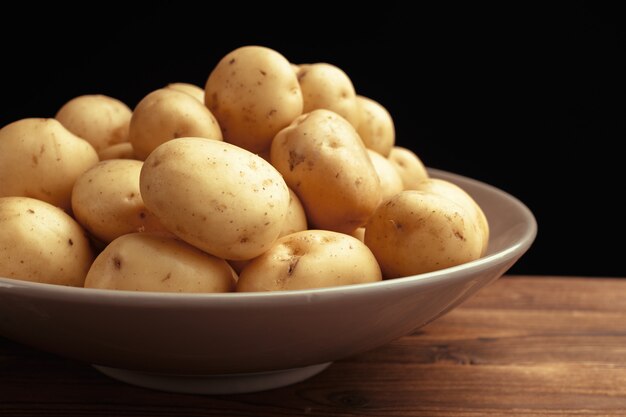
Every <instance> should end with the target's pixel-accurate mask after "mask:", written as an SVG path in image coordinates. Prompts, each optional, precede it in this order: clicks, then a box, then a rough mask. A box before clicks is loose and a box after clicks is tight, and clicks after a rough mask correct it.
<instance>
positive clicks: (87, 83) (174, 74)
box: [0, 2, 626, 276]
mask: <svg viewBox="0 0 626 417" xmlns="http://www.w3.org/2000/svg"><path fill="white" fill-rule="evenodd" d="M502 3H506V4H503V5H496V4H490V5H489V6H476V5H465V6H461V7H459V6H458V5H452V4H450V3H447V2H446V3H445V4H444V3H437V5H436V6H433V5H430V6H428V7H423V6H420V5H419V3H418V4H416V5H412V6H411V7H408V6H402V5H400V4H395V3H393V2H384V3H382V2H381V3H379V5H378V7H367V6H365V5H361V6H358V7H357V6H353V8H349V9H348V8H346V9H342V8H341V7H340V6H339V4H340V3H339V2H335V3H331V2H309V3H296V2H294V3H292V4H291V6H290V7H286V6H279V5H273V3H265V2H263V3H258V4H256V5H245V4H240V3H235V2H233V5H232V6H225V5H220V6H216V5H215V4H213V3H212V2H206V4H205V5H203V6H200V5H198V4H199V3H198V4H194V3H184V2H160V3H151V4H149V5H147V4H146V5H134V4H130V2H128V3H116V2H113V3H110V2H109V3H89V2H87V3H83V4H84V5H83V6H77V7H72V8H70V7H58V6H55V5H54V6H53V5H48V6H35V5H25V6H20V7H18V8H12V9H10V10H4V11H3V12H2V16H3V20H4V22H5V24H4V25H3V26H2V27H1V28H0V35H1V37H0V42H1V45H2V54H1V56H2V60H1V63H0V68H1V71H2V78H1V80H2V90H1V91H2V93H1V97H2V98H1V100H0V103H1V104H0V125H5V124H7V123H9V122H11V121H14V120H17V119H20V118H24V117H52V116H53V115H54V114H55V112H56V110H58V108H59V107H60V106H61V105H62V104H63V103H65V102H66V101H67V100H69V99H71V98H73V97H75V96H77V95H82V94H93V93H102V94H107V95H110V96H113V97H116V98H119V99H121V100H123V101H124V102H126V103H127V104H128V105H129V106H131V108H132V107H133V106H134V105H135V104H136V103H137V102H138V101H139V100H140V99H141V98H142V97H143V96H144V95H145V94H147V93H148V92H150V91H152V90H154V89H156V88H159V87H161V86H163V85H165V84H167V83H169V82H175V81H184V82H191V83H195V84H197V85H200V86H203V85H204V82H205V81H206V78H207V76H208V74H209V72H210V71H211V69H212V68H213V66H214V65H215V64H216V63H217V61H218V60H219V59H220V58H221V57H222V56H223V55H225V54H226V53H227V52H229V51H230V50H232V49H234V48H236V47H238V46H242V45H247V44H258V45H264V46H269V47H271V48H274V49H276V50H278V51H279V52H281V53H282V54H283V55H285V56H286V57H287V58H288V59H289V60H290V61H292V62H296V63H303V62H322V61H324V62H330V63H333V64H335V65H337V66H339V67H341V68H342V69H344V70H345V71H346V72H347V73H348V74H349V75H350V77H351V78H352V81H353V83H354V85H355V87H356V89H357V92H358V93H360V94H363V95H366V96H369V97H372V98H374V99H376V100H378V101H379V102H381V103H382V104H383V105H385V106H386V107H387V108H388V109H389V111H390V112H391V114H392V115H393V116H394V119H395V123H396V130H397V143H398V144H399V145H402V146H406V147H409V148H411V149H413V150H414V151H415V152H416V153H417V154H418V155H419V156H420V157H421V158H422V160H423V161H424V162H425V163H426V164H427V165H429V166H432V167H437V168H442V169H445V170H448V171H454V172H457V173H460V174H463V175H467V176H470V177H474V178H477V179H480V180H483V181H486V182H489V183H491V184H493V185H496V186H497V187H499V188H502V189H504V190H506V191H508V192H510V193H511V194H513V195H515V196H517V197H518V198H520V199H521V200H522V201H524V202H525V203H526V204H527V205H528V206H529V207H530V208H531V210H533V212H534V213H535V215H536V217H537V221H538V224H539V234H538V236H537V240H536V242H535V244H534V246H533V247H532V248H531V250H530V251H529V252H528V253H527V254H526V255H525V256H524V258H523V259H522V260H521V261H520V262H519V263H518V264H517V265H516V266H515V267H514V268H513V270H512V272H515V273H532V274H560V275H591V276H624V275H626V267H624V264H623V261H624V259H623V258H624V257H625V254H626V250H625V249H626V244H625V243H624V240H625V239H626V226H625V224H626V210H625V209H624V205H623V204H622V202H621V201H622V200H623V199H624V194H625V191H624V189H625V188H626V187H624V184H623V182H624V179H625V177H626V176H625V175H624V168H623V167H624V165H625V164H624V157H623V153H621V152H619V151H618V150H617V148H618V147H619V146H620V144H621V143H623V142H624V139H625V138H626V135H625V133H626V130H625V129H624V115H625V114H626V109H625V108H624V97H625V94H624V93H625V91H624V78H625V76H626V71H625V68H624V65H623V64H622V59H623V58H624V56H625V54H624V52H625V50H624V44H625V36H624V28H623V27H622V26H619V25H618V22H619V20H620V19H619V16H620V15H619V13H618V11H617V9H616V8H614V7H612V6H607V5H606V4H602V3H600V4H598V3H590V2H589V3H587V2H571V3H568V4H567V5H562V4H561V5H559V6H556V5H552V6H546V5H545V4H544V5H541V6H536V5H532V6H530V5H526V6H524V5H523V4H510V3H508V2H502Z"/></svg>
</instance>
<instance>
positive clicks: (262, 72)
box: [259, 69, 267, 77]
mask: <svg viewBox="0 0 626 417" xmlns="http://www.w3.org/2000/svg"><path fill="white" fill-rule="evenodd" d="M259 72H260V73H261V75H262V76H264V77H265V76H266V75H267V73H266V72H265V71H263V70H262V69H260V70H259Z"/></svg>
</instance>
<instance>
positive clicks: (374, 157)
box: [367, 149, 404, 201]
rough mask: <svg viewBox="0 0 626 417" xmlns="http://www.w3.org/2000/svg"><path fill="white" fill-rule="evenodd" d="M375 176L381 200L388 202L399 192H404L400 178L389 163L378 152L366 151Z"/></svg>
mask: <svg viewBox="0 0 626 417" xmlns="http://www.w3.org/2000/svg"><path fill="white" fill-rule="evenodd" d="M367 154H368V155H369V157H370V159H371V161H372V164H373V165H374V169H375V170H376V174H378V178H379V179H380V188H381V195H382V200H383V201H385V200H389V199H390V198H391V197H393V196H394V195H396V194H398V193H399V192H400V191H402V190H404V185H403V183H402V178H401V177H400V174H399V173H398V171H397V170H396V168H395V167H394V166H393V164H392V163H391V162H389V160H388V159H387V158H385V157H384V156H382V155H381V154H379V153H378V152H375V151H373V150H371V149H368V150H367Z"/></svg>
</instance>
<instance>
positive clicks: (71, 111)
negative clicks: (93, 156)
mask: <svg viewBox="0 0 626 417" xmlns="http://www.w3.org/2000/svg"><path fill="white" fill-rule="evenodd" d="M131 114H132V112H131V110H130V109H129V108H128V106H127V105H126V104H124V103H122V102H121V101H119V100H117V99H115V98H112V97H108V96H104V95H86V96H80V97H76V98H73V99H72V100H70V101H68V102H67V103H65V104H64V105H63V107H61V109H60V110H59V111H58V112H57V114H56V116H55V118H56V119H57V120H58V121H59V122H61V124H62V125H63V126H65V128H66V129H67V130H69V131H70V132H72V133H73V134H75V135H76V136H78V137H81V138H83V139H85V140H86V141H87V142H89V143H90V144H91V146H93V147H94V148H95V150H96V151H98V152H100V151H101V150H103V149H105V148H108V147H109V146H111V145H115V144H116V143H121V142H126V141H127V140H128V124H129V123H130V116H131Z"/></svg>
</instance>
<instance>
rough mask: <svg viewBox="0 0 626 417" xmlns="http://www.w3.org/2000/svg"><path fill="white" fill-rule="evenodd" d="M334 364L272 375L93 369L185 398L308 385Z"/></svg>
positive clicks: (311, 366) (95, 366)
mask: <svg viewBox="0 0 626 417" xmlns="http://www.w3.org/2000/svg"><path fill="white" fill-rule="evenodd" d="M331 363H332V362H327V363H321V364H317V365H310V366H304V367H302V368H291V369H281V370H277V371H268V372H252V373H239V374H214V375H176V374H158V373H150V372H141V371H130V370H127V369H118V368H109V367H107V366H100V365H93V367H94V368H96V369H97V370H98V371H100V372H102V373H103V374H105V375H106V376H109V377H111V378H113V379H117V380H119V381H122V382H126V383H128V384H131V385H137V386H140V387H143V388H150V389H155V390H159V391H168V392H178V393H184V394H242V393H246V392H256V391H265V390H269V389H273V388H280V387H284V386H287V385H291V384H295V383H296V382H300V381H304V380H305V379H308V378H311V377H312V376H314V375H317V374H318V373H320V372H322V371H323V370H324V369H326V368H328V366H329V365H330V364H331Z"/></svg>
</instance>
